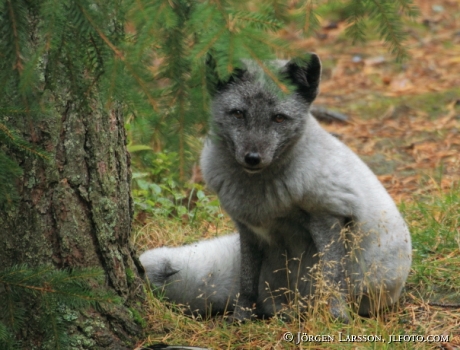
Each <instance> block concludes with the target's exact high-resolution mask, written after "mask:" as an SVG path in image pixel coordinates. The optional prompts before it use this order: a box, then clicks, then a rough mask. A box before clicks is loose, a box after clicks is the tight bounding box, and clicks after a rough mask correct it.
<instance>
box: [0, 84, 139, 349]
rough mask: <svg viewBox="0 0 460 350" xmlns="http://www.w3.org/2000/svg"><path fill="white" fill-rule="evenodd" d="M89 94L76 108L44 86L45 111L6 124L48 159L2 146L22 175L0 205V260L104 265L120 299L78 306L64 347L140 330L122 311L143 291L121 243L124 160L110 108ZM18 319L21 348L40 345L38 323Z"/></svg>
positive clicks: (111, 345)
mask: <svg viewBox="0 0 460 350" xmlns="http://www.w3.org/2000/svg"><path fill="white" fill-rule="evenodd" d="M91 96H92V98H90V99H89V98H88V99H86V101H85V103H84V104H83V103H82V104H80V105H78V104H77V103H76V102H75V101H72V100H70V99H69V95H66V93H65V90H61V91H59V92H54V93H53V95H52V97H50V98H49V99H48V101H49V102H52V103H53V104H54V106H55V107H54V108H52V110H53V111H54V115H47V116H45V117H44V116H41V117H33V119H32V117H16V118H17V119H16V120H13V121H12V120H9V121H8V124H9V125H13V128H14V129H13V130H14V131H16V132H17V133H18V134H19V135H22V136H23V138H24V139H25V140H27V141H29V142H30V143H31V144H32V145H34V146H37V147H40V148H41V149H43V150H45V151H46V152H47V153H48V156H49V159H48V160H47V161H45V160H42V159H39V158H37V157H34V156H32V155H24V154H23V153H18V152H15V151H14V150H12V149H10V150H8V152H9V155H10V156H12V157H13V158H15V159H16V160H17V161H18V163H19V164H20V165H21V167H22V169H23V172H24V173H23V176H22V177H21V178H20V179H18V182H17V188H18V191H19V195H20V200H19V202H18V203H17V205H15V206H14V207H13V208H9V209H8V211H0V266H2V267H9V266H12V265H14V264H19V263H26V264H28V265H29V266H39V265H43V264H52V265H53V266H55V267H56V268H65V267H100V268H102V269H104V271H105V272H106V275H107V280H106V288H108V289H111V290H113V291H115V292H116V293H117V294H118V295H120V296H121V297H122V299H123V301H124V304H123V305H120V306H117V307H110V308H105V307H104V308H103V310H97V311H96V310H94V309H90V310H86V311H85V312H82V313H80V314H79V315H78V318H77V319H76V320H75V321H74V324H73V326H72V327H71V330H70V331H69V336H70V337H71V343H72V344H73V345H74V349H133V342H134V341H135V340H136V339H137V338H139V335H140V334H141V327H140V326H139V325H138V324H137V323H136V322H134V320H133V317H132V312H130V311H129V308H131V307H132V306H133V305H135V304H136V302H139V301H140V300H141V299H142V296H143V290H142V288H141V280H140V278H139V271H140V270H141V269H142V268H141V267H140V264H139V262H138V260H137V258H136V257H135V253H134V250H133V248H132V246H131V243H130V229H131V220H132V216H133V205H132V198H131V195H130V181H131V173H130V168H129V166H130V158H129V154H128V152H127V150H126V134H125V130H124V122H123V117H122V114H121V112H120V109H119V108H115V109H113V110H112V111H111V112H110V113H109V114H107V112H105V111H104V108H103V106H101V103H100V102H99V101H98V97H97V95H96V94H92V95H91ZM82 106H86V107H82ZM4 122H6V121H4ZM25 302H27V301H26V300H25ZM26 323H27V324H28V325H29V327H28V329H25V330H23V331H22V332H21V334H22V336H21V337H22V339H21V342H22V344H23V348H24V349H32V348H34V349H35V348H45V346H44V345H43V344H42V343H41V337H42V334H41V332H40V330H39V329H34V323H33V322H32V320H31V322H30V323H29V322H26Z"/></svg>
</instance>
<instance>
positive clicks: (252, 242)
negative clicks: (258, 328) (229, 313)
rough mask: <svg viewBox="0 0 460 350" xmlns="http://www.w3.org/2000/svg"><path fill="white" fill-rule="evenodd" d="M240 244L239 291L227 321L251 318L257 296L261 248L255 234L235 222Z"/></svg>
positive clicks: (261, 257) (261, 256)
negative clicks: (231, 315) (233, 308)
mask: <svg viewBox="0 0 460 350" xmlns="http://www.w3.org/2000/svg"><path fill="white" fill-rule="evenodd" d="M236 224H237V226H238V230H239V231H240V244H241V275H240V291H239V297H238V300H237V304H236V305H235V310H234V312H233V317H230V318H229V321H244V320H248V319H251V318H252V316H253V309H254V306H255V305H256V303H257V299H258V297H259V279H260V269H261V266H262V259H263V250H262V249H261V247H260V241H259V239H258V238H257V237H256V235H255V234H254V233H253V232H252V231H251V230H250V229H249V228H248V227H247V226H246V225H244V224H242V223H239V222H237V223H236Z"/></svg>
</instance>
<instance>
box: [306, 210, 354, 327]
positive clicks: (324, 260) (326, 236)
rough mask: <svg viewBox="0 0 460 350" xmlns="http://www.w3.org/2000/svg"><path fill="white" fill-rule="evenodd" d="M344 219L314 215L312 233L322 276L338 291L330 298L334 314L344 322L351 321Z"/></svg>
mask: <svg viewBox="0 0 460 350" xmlns="http://www.w3.org/2000/svg"><path fill="white" fill-rule="evenodd" d="M343 221H344V220H340V219H338V218H335V217H333V216H330V215H312V216H311V221H310V224H309V229H310V234H311V236H312V238H313V241H314V243H315V245H316V249H317V250H318V253H319V258H320V264H321V273H322V278H324V279H325V281H326V282H327V284H328V285H329V286H330V287H332V290H337V291H338V293H337V294H335V295H332V296H331V297H330V299H329V300H328V303H329V311H330V312H331V314H332V316H333V317H334V318H336V319H338V320H340V321H342V322H345V323H348V322H349V315H348V312H347V304H346V291H347V286H346V285H345V271H344V268H343V265H342V264H343V262H344V259H345V256H346V254H347V251H346V247H345V242H344V240H343V239H341V230H342V228H343Z"/></svg>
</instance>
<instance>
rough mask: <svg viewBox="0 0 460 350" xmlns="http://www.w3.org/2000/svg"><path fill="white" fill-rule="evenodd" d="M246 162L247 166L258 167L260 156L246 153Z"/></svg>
mask: <svg viewBox="0 0 460 350" xmlns="http://www.w3.org/2000/svg"><path fill="white" fill-rule="evenodd" d="M244 161H245V162H246V164H247V165H250V166H256V165H257V164H259V163H260V154H259V153H256V152H249V153H246V155H245V156H244Z"/></svg>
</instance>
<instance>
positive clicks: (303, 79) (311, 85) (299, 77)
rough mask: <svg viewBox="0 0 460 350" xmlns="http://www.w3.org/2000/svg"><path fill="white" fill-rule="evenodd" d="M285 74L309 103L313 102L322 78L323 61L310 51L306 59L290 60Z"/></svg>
mask: <svg viewBox="0 0 460 350" xmlns="http://www.w3.org/2000/svg"><path fill="white" fill-rule="evenodd" d="M284 74H285V75H286V77H287V78H288V79H289V80H290V81H291V82H292V84H294V86H295V88H296V91H297V93H298V94H299V95H301V96H302V97H303V98H304V99H305V100H306V101H307V102H308V103H311V102H313V100H314V99H315V98H316V96H317V95H318V92H319V81H320V79H321V61H320V60H319V57H318V55H316V54H314V53H310V54H309V55H308V58H307V59H305V60H298V59H293V60H291V61H289V62H288V63H287V64H286V66H285V70H284Z"/></svg>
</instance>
